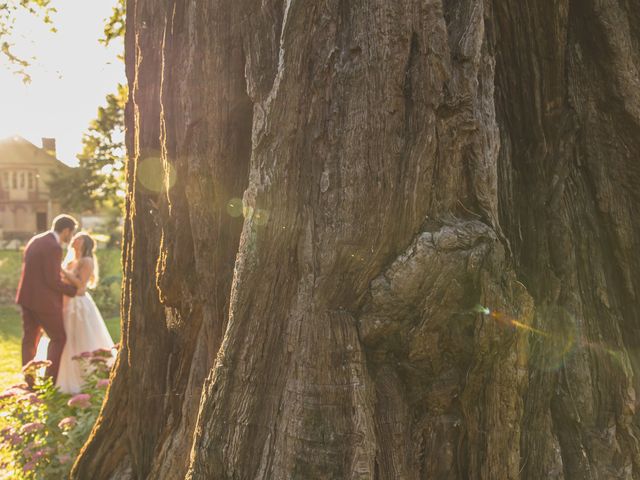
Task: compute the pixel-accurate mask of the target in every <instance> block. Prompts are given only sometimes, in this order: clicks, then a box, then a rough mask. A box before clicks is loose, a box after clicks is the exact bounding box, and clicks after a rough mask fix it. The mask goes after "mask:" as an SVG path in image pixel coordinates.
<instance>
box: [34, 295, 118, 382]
mask: <svg viewBox="0 0 640 480" xmlns="http://www.w3.org/2000/svg"><path fill="white" fill-rule="evenodd" d="M64 331H65V333H66V335H67V342H66V343H65V346H64V350H63V351H62V357H61V358H60V370H59V371H58V380H57V381H56V386H57V387H58V388H59V389H60V391H61V392H64V393H70V394H76V393H79V392H80V390H81V388H82V385H83V383H84V371H83V365H87V363H86V362H87V361H86V360H84V361H82V360H74V359H73V357H75V356H77V355H80V354H82V353H83V352H93V351H94V350H98V349H100V348H106V349H112V348H113V346H114V344H113V340H112V339H111V335H110V334H109V330H107V326H106V325H105V323H104V320H103V318H102V315H101V314H100V310H98V307H97V306H96V304H95V302H94V301H93V298H91V295H89V293H85V294H84V295H79V296H76V297H73V298H65V305H64ZM48 343H49V339H48V338H45V337H43V338H42V340H40V343H39V345H38V354H37V355H36V359H41V360H44V359H46V358H47V346H48Z"/></svg>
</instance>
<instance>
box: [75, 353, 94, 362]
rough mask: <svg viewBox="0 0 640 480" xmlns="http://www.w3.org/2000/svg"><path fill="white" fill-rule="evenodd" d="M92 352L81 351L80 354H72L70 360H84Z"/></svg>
mask: <svg viewBox="0 0 640 480" xmlns="http://www.w3.org/2000/svg"><path fill="white" fill-rule="evenodd" d="M92 356H93V354H92V353H91V352H82V353H81V354H80V355H74V356H73V357H71V359H72V360H84V359H87V358H91V357H92Z"/></svg>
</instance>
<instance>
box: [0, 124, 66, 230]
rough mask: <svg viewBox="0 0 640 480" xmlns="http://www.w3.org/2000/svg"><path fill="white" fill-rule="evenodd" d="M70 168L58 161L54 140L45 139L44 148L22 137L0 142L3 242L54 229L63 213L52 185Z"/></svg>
mask: <svg viewBox="0 0 640 480" xmlns="http://www.w3.org/2000/svg"><path fill="white" fill-rule="evenodd" d="M69 168H71V167H68V166H67V165H65V164H64V163H62V162H61V161H60V160H58V159H57V158H56V141H55V139H54V138H43V139H42V148H40V147H37V146H35V145H34V144H33V143H31V142H29V141H28V140H25V139H24V138H22V137H19V136H14V137H10V138H7V139H4V140H0V239H5V240H7V239H11V240H13V239H19V240H25V239H27V238H29V237H31V236H32V235H34V234H35V233H38V232H43V231H45V230H47V229H49V228H50V227H51V221H52V220H53V218H54V217H55V216H56V215H58V214H60V213H61V212H60V205H59V204H58V202H56V201H55V200H53V199H52V198H51V194H50V191H49V185H48V182H49V180H50V179H51V176H52V173H53V172H54V171H61V170H65V169H69Z"/></svg>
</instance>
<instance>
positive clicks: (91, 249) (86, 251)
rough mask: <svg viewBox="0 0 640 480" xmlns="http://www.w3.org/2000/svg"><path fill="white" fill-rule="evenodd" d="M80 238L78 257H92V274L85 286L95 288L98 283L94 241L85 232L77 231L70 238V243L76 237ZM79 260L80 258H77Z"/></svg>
mask: <svg viewBox="0 0 640 480" xmlns="http://www.w3.org/2000/svg"><path fill="white" fill-rule="evenodd" d="M78 238H80V239H82V248H81V249H80V258H92V259H93V274H92V275H91V278H90V279H89V283H87V287H89V288H96V286H97V285H98V259H97V257H96V241H95V240H94V239H93V237H91V235H89V234H88V233H86V232H78V233H76V234H75V236H74V237H73V239H72V240H71V245H73V242H75V241H76V239H78ZM78 260H80V259H78Z"/></svg>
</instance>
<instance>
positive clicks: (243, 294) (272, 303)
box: [72, 0, 640, 480]
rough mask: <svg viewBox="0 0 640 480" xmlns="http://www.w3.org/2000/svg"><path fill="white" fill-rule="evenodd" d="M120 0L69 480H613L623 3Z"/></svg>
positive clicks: (635, 278) (635, 468)
mask: <svg viewBox="0 0 640 480" xmlns="http://www.w3.org/2000/svg"><path fill="white" fill-rule="evenodd" d="M127 12H128V18H127V48H126V51H127V52H126V53H127V74H128V78H129V81H130V91H131V92H132V96H131V100H130V104H129V109H128V116H127V125H128V138H127V145H128V150H129V153H130V158H131V161H130V165H129V172H128V178H129V196H128V201H127V224H126V238H125V253H124V267H125V277H126V278H125V284H124V293H123V296H124V311H123V314H124V315H123V318H124V319H123V327H124V334H123V347H122V351H121V354H120V357H119V360H118V363H117V366H116V374H115V377H114V379H113V382H112V386H111V388H110V390H109V392H108V397H107V401H106V403H105V406H104V408H103V411H102V414H101V416H100V419H99V421H98V424H97V426H96V428H95V429H94V431H93V434H92V437H91V439H90V440H89V442H88V443H87V445H86V446H85V448H84V450H83V452H82V454H81V456H80V458H79V460H78V461H77V462H76V465H75V466H74V470H73V473H72V477H73V478H78V479H84V478H95V479H107V478H118V479H120V478H136V479H146V478H154V479H155V478H160V479H165V478H166V479H174V478H187V479H194V480H195V479H205V478H216V479H217V478H220V479H222V478H229V479H231V478H237V479H276V478H277V479H286V478H291V479H316V478H317V479H325V478H332V479H333V478H334V479H381V480H382V479H424V478H437V479H480V478H482V479H516V478H521V479H530V480H537V479H540V478H556V479H609V478H629V479H631V478H640V444H639V440H638V434H639V432H638V420H637V416H636V412H637V408H638V406H637V400H636V391H637V389H638V388H639V387H640V384H639V382H638V376H637V372H638V369H639V368H640V363H639V362H640V356H639V353H640V352H638V347H639V345H640V341H639V340H640V333H638V328H637V325H638V320H640V315H639V314H640V309H639V308H638V292H639V291H640V260H639V258H638V256H637V255H635V253H636V252H637V251H638V250H639V249H640V222H638V220H637V219H636V218H635V215H637V214H638V210H639V208H638V207H639V206H640V193H639V192H640V167H638V165H639V163H638V156H639V154H640V88H639V87H640V74H639V73H640V72H639V71H638V70H639V69H640V53H639V52H640V27H638V25H640V6H639V5H638V4H637V3H634V2H632V1H631V0H555V1H553V2H536V1H533V0H504V1H503V0H500V1H498V0H496V1H495V2H492V1H489V0H486V1H484V2H483V1H480V0H446V1H444V0H443V1H440V0H433V1H425V0H396V1H393V2H390V1H388V0H367V1H364V0H352V1H344V0H314V1H311V0H263V1H261V2H253V1H251V0H238V1H236V2H222V1H213V2H177V1H169V0H162V1H159V0H154V1H151V0H129V2H128V5H127ZM240 198H242V201H240Z"/></svg>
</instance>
